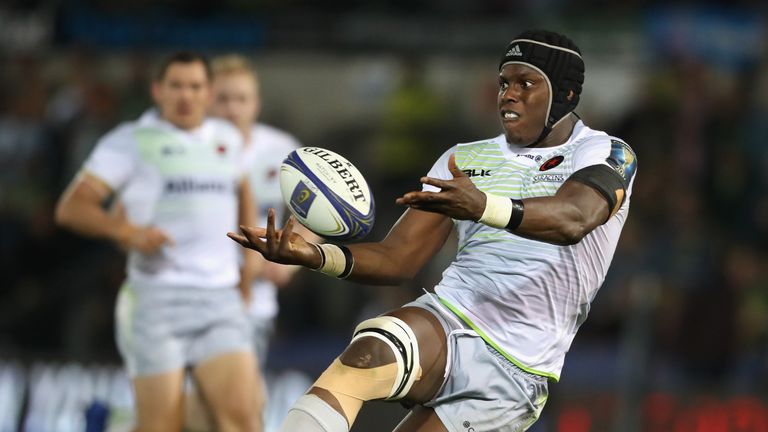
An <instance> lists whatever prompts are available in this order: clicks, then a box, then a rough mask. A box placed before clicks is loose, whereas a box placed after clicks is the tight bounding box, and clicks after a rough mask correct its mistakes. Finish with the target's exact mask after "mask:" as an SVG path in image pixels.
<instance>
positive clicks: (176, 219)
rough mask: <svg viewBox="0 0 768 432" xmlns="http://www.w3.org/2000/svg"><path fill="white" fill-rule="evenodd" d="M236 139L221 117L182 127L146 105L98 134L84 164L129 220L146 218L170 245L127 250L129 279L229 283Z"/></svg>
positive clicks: (234, 252)
mask: <svg viewBox="0 0 768 432" xmlns="http://www.w3.org/2000/svg"><path fill="white" fill-rule="evenodd" d="M241 152H242V138H241V137H240V133H239V132H238V131H237V129H235V128H234V127H233V126H231V125H230V124H229V123H227V122H225V121H222V120H218V119H206V120H205V121H204V123H203V124H202V125H201V126H200V127H199V128H197V129H194V130H182V129H179V128H177V127H175V126H173V125H172V124H170V123H169V122H167V121H165V120H163V119H161V118H160V117H159V116H158V114H157V112H156V111H155V110H149V111H147V112H146V113H145V114H144V115H142V116H141V118H139V119H138V120H137V121H134V122H128V123H124V124H122V125H120V126H118V127H117V128H115V129H113V130H112V131H111V132H109V133H108V134H107V135H105V136H104V137H103V138H102V139H101V140H100V141H99V142H98V143H97V144H96V147H95V148H94V150H93V152H92V153H91V155H90V156H89V158H88V159H87V160H86V161H85V164H84V170H85V171H87V172H89V173H91V174H93V175H95V176H97V177H99V178H100V179H102V180H103V181H105V182H106V183H107V184H108V185H109V186H110V187H111V188H112V189H113V190H114V191H116V192H117V193H118V196H119V198H120V200H121V201H122V202H123V204H124V205H125V209H126V213H127V217H128V220H129V221H131V223H133V224H136V225H140V226H146V225H152V226H154V227H156V228H158V229H160V230H162V231H163V232H165V233H166V234H167V235H168V236H169V237H170V238H171V239H172V241H173V244H166V245H164V246H163V247H162V248H161V249H160V250H159V251H158V252H157V253H155V254H153V255H144V254H142V253H140V252H137V251H133V250H132V251H130V252H129V254H128V280H129V281H130V282H135V283H137V284H150V285H173V286H190V287H199V288H225V287H226V288H232V287H234V286H235V285H236V284H237V282H238V281H239V279H240V273H239V268H238V254H239V251H238V247H239V246H238V245H237V244H236V243H235V242H233V241H232V240H230V239H229V238H227V235H226V233H227V231H236V230H237V226H238V202H239V199H238V189H239V182H240V179H241V178H242V174H243V173H242V168H241Z"/></svg>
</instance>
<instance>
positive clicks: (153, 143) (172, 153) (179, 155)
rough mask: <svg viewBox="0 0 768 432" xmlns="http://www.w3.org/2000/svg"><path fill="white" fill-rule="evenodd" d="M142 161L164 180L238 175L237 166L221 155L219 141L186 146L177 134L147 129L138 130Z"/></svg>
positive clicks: (223, 154)
mask: <svg viewBox="0 0 768 432" xmlns="http://www.w3.org/2000/svg"><path fill="white" fill-rule="evenodd" d="M136 141H137V142H138V144H139V156H140V157H141V159H142V160H143V161H144V162H146V163H148V164H150V165H152V166H154V167H156V168H157V169H158V170H159V171H160V173H161V174H162V175H164V176H175V175H199V174H210V175H234V170H235V165H234V164H233V163H232V160H231V159H230V157H229V156H228V155H226V153H220V152H218V151H217V146H220V145H221V144H219V143H218V142H216V140H215V139H214V140H212V141H211V142H193V143H189V142H184V141H183V140H182V139H181V138H180V137H179V136H178V135H176V134H174V133H173V132H170V131H166V130H162V129H158V128H149V127H143V128H138V129H136Z"/></svg>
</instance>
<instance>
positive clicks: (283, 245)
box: [227, 208, 322, 268]
mask: <svg viewBox="0 0 768 432" xmlns="http://www.w3.org/2000/svg"><path fill="white" fill-rule="evenodd" d="M295 224H296V218H295V217H294V216H291V217H289V218H288V222H286V223H285V226H284V227H283V229H277V228H276V227H275V209H273V208H271V209H269V211H268V212H267V227H266V228H261V227H248V226H243V225H241V226H240V231H241V232H242V234H237V233H233V232H228V233H227V237H229V238H231V239H232V240H234V241H236V242H237V243H239V244H240V246H243V247H245V248H248V249H253V250H255V251H257V252H259V253H261V255H262V256H263V257H264V258H265V259H267V260H268V261H272V262H276V263H278V264H297V265H302V266H305V267H309V268H317V267H319V266H320V264H321V259H322V258H321V257H320V253H319V252H318V250H317V247H315V246H314V245H312V244H311V243H309V242H307V241H306V240H305V239H304V237H302V236H301V235H300V234H297V233H295V232H293V227H294V225H295Z"/></svg>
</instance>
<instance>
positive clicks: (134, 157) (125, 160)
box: [83, 124, 139, 191]
mask: <svg viewBox="0 0 768 432" xmlns="http://www.w3.org/2000/svg"><path fill="white" fill-rule="evenodd" d="M137 139H138V138H137V129H136V128H135V127H133V126H132V125H131V124H124V125H121V126H118V127H117V128H115V129H113V130H112V131H111V132H109V133H108V134H106V135H105V136H104V137H103V138H101V139H100V140H99V141H98V142H97V143H96V146H95V147H94V149H93V151H92V152H91V154H90V155H89V156H88V159H86V160H85V163H84V164H83V171H85V172H88V173H90V174H92V175H93V176H94V177H96V178H98V179H99V180H100V181H101V182H102V183H104V184H106V185H107V186H108V187H109V188H110V189H111V190H113V191H116V190H119V189H121V188H122V187H123V186H124V185H125V184H126V183H127V182H128V181H129V179H130V178H131V176H132V175H133V174H134V172H135V170H136V168H137V166H138V161H139V151H138V146H139V143H138V142H137Z"/></svg>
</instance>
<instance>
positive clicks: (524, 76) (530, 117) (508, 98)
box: [498, 64, 549, 146]
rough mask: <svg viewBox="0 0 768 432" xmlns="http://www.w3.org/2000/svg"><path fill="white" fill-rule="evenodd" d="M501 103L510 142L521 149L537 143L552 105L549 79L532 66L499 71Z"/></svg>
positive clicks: (515, 65) (506, 68)
mask: <svg viewBox="0 0 768 432" xmlns="http://www.w3.org/2000/svg"><path fill="white" fill-rule="evenodd" d="M498 102H499V115H500V116H501V125H502V126H503V127H504V135H505V136H506V137H507V142H509V143H511V144H515V145H520V146H527V145H530V144H532V143H533V142H535V141H536V139H537V138H538V137H539V135H541V132H542V130H543V129H544V124H545V117H546V115H547V108H548V106H549V87H548V86H547V80H546V78H545V77H544V76H543V75H542V74H541V73H539V72H537V71H536V70H535V69H533V68H531V67H529V66H526V65H521V64H508V65H506V66H504V67H503V68H502V69H501V72H499V97H498Z"/></svg>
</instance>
